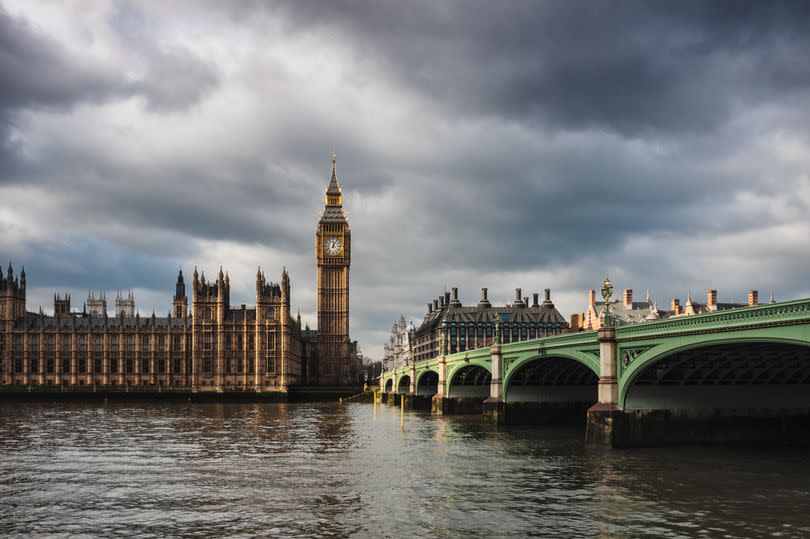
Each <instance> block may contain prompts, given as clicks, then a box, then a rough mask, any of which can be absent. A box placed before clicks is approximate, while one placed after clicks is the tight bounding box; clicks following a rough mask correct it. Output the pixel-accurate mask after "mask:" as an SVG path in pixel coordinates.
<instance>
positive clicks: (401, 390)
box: [397, 374, 411, 395]
mask: <svg viewBox="0 0 810 539" xmlns="http://www.w3.org/2000/svg"><path fill="white" fill-rule="evenodd" d="M410 390H411V377H410V375H407V374H403V375H402V376H400V377H399V381H398V382H397V393H398V394H400V395H402V394H405V393H408V392H410Z"/></svg>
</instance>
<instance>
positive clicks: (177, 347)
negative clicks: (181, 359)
mask: <svg viewBox="0 0 810 539" xmlns="http://www.w3.org/2000/svg"><path fill="white" fill-rule="evenodd" d="M161 336H162V335H161ZM174 351H175V352H179V351H180V335H175V336H174Z"/></svg>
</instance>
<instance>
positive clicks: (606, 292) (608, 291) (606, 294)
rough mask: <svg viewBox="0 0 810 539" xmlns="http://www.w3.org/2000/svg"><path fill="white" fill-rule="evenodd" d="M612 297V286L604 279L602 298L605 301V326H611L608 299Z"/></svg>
mask: <svg viewBox="0 0 810 539" xmlns="http://www.w3.org/2000/svg"><path fill="white" fill-rule="evenodd" d="M612 295H613V284H612V283H611V282H610V279H608V278H607V277H605V280H604V281H603V282H602V298H603V299H604V300H605V326H611V325H612V320H611V318H610V297H611V296H612Z"/></svg>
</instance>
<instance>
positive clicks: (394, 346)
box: [382, 315, 416, 371]
mask: <svg viewBox="0 0 810 539" xmlns="http://www.w3.org/2000/svg"><path fill="white" fill-rule="evenodd" d="M415 335H416V328H414V326H413V322H411V323H410V324H408V323H406V322H405V316H404V315H400V317H399V320H397V321H396V322H394V325H393V326H392V327H391V334H390V335H389V336H388V342H386V343H385V344H384V345H383V359H382V364H383V369H384V370H386V371H388V370H393V369H398V368H400V367H404V366H406V365H410V364H411V363H412V362H413V341H414V337H415Z"/></svg>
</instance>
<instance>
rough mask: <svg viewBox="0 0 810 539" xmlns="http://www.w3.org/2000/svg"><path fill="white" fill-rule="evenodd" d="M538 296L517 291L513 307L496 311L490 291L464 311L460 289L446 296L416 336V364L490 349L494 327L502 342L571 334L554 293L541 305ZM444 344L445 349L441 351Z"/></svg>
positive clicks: (433, 304) (431, 306)
mask: <svg viewBox="0 0 810 539" xmlns="http://www.w3.org/2000/svg"><path fill="white" fill-rule="evenodd" d="M539 296H540V295H539V294H537V293H535V294H534V295H533V298H532V301H531V303H529V298H528V297H522V296H521V289H520V288H517V289H516V290H515V301H514V302H513V303H512V304H511V305H506V306H503V307H493V306H492V304H491V303H490V301H489V299H488V297H487V289H486V288H482V289H481V300H480V301H479V302H478V304H477V305H474V306H469V307H465V306H464V305H462V304H461V301H460V300H459V297H458V288H453V289H452V292H445V293H444V294H443V295H442V296H439V298H437V299H434V300H433V301H432V302H431V303H428V308H427V313H426V314H425V318H424V319H423V320H422V323H421V324H420V325H419V327H418V328H417V329H416V330H415V332H414V337H413V340H412V341H411V342H412V343H413V352H412V355H413V360H414V361H422V360H425V359H431V358H433V357H436V356H438V355H440V354H441V353H445V354H454V353H456V352H463V351H465V350H473V349H475V348H481V347H484V346H489V345H491V344H492V342H493V338H494V333H495V327H496V325H497V327H498V328H499V330H500V335H501V342H503V343H509V342H517V341H525V340H529V339H536V338H539V337H544V336H548V335H559V334H561V333H565V332H566V331H568V323H567V322H566V321H565V318H564V317H563V316H562V315H561V314H560V312H559V311H558V310H557V309H556V307H554V303H552V301H551V290H549V289H548V288H547V289H546V290H545V297H544V299H543V301H542V302H540V299H539ZM442 343H443V348H442Z"/></svg>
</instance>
